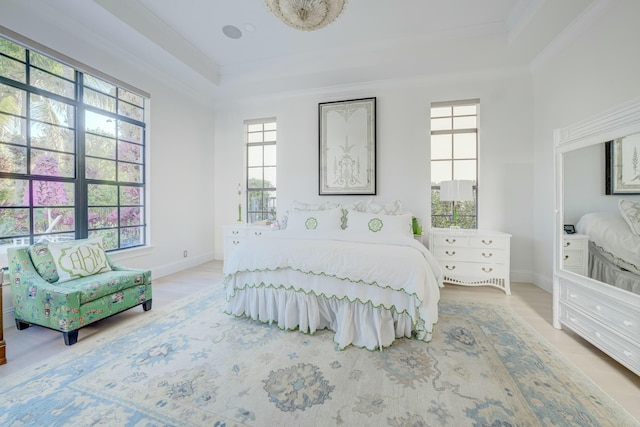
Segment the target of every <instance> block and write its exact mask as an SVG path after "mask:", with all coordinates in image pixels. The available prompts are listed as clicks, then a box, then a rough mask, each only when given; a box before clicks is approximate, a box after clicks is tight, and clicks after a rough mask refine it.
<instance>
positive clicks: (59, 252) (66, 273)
mask: <svg viewBox="0 0 640 427" xmlns="http://www.w3.org/2000/svg"><path fill="white" fill-rule="evenodd" d="M49 251H50V252H51V256H52V257H53V262H54V263H55V264H56V270H57V271H58V276H59V277H60V279H59V280H58V283H61V282H66V281H69V280H73V279H77V278H79V277H86V276H93V275H94V274H99V273H104V272H106V271H110V270H111V267H110V266H109V262H108V261H107V255H106V253H105V252H104V249H103V248H102V239H101V238H97V239H86V240H75V241H72V242H67V243H50V244H49Z"/></svg>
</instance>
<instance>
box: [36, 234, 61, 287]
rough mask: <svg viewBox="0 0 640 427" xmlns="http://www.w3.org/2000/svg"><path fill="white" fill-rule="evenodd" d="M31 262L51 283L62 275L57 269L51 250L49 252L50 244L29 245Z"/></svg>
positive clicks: (41, 275)
mask: <svg viewBox="0 0 640 427" xmlns="http://www.w3.org/2000/svg"><path fill="white" fill-rule="evenodd" d="M28 252H29V256H30V257H31V262H32V263H33V266H34V267H35V268H36V271H37V272H38V274H39V275H40V277H42V278H43V279H44V280H46V281H47V282H49V283H54V282H57V281H58V280H59V279H60V277H59V276H58V271H57V270H56V263H55V262H53V257H52V256H51V252H49V245H48V244H47V243H36V244H33V245H31V246H29V249H28Z"/></svg>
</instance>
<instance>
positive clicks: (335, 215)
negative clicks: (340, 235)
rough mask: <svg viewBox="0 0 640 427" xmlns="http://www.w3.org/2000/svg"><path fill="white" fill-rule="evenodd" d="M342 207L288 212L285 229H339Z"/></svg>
mask: <svg viewBox="0 0 640 427" xmlns="http://www.w3.org/2000/svg"><path fill="white" fill-rule="evenodd" d="M341 217H342V209H341V208H333V209H325V210H318V211H299V210H294V211H291V212H289V218H288V219H287V230H294V231H333V230H341V229H342V228H341V227H340V226H341Z"/></svg>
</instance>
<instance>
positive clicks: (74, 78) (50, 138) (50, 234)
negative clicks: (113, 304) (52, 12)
mask: <svg viewBox="0 0 640 427" xmlns="http://www.w3.org/2000/svg"><path fill="white" fill-rule="evenodd" d="M54 56H55V55H44V54H42V53H39V52H36V51H34V50H32V49H30V48H28V47H25V46H23V45H20V44H18V43H16V42H14V41H11V40H9V39H6V38H3V37H0V252H5V251H6V248H7V247H8V246H13V245H22V244H31V243H34V242H40V241H47V242H52V241H62V240H70V239H78V238H86V237H98V236H102V237H103V241H104V244H105V248H106V249H110V250H114V249H121V248H130V247H134V246H141V245H144V244H145V241H146V236H145V234H146V225H145V180H144V177H145V97H144V96H141V95H139V94H137V93H135V92H134V91H132V90H130V89H125V88H124V87H120V85H117V84H114V83H112V82H110V81H109V80H108V79H106V78H105V77H104V75H102V74H100V76H96V75H93V74H91V73H89V72H87V71H81V70H80V69H78V68H76V67H73V66H70V65H68V61H65V62H63V61H59V60H57V59H56V58H55V57H54ZM94 74H99V73H94Z"/></svg>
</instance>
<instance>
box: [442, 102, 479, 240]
mask: <svg viewBox="0 0 640 427" xmlns="http://www.w3.org/2000/svg"><path fill="white" fill-rule="evenodd" d="M479 103H480V101H479V100H477V99H472V100H465V101H453V102H437V103H433V104H431V226H432V227H434V228H446V227H449V226H450V225H451V223H452V221H453V208H454V203H457V204H456V208H457V211H458V225H459V226H460V228H478V216H477V206H478V107H479ZM459 179H460V180H470V181H472V186H473V200H470V201H460V202H452V201H446V202H445V201H441V200H440V183H441V182H442V181H449V180H459Z"/></svg>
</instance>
